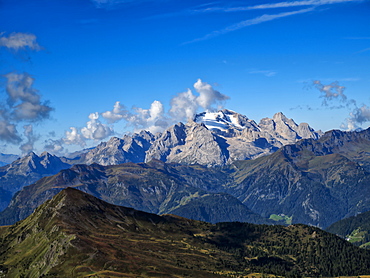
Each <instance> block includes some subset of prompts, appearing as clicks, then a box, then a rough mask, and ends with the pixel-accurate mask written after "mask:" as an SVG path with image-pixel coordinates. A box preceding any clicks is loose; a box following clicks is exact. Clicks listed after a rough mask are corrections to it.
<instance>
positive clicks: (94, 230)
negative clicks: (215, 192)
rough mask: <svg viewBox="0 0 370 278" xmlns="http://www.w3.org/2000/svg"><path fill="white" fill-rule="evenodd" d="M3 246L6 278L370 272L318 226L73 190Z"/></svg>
mask: <svg viewBox="0 0 370 278" xmlns="http://www.w3.org/2000/svg"><path fill="white" fill-rule="evenodd" d="M0 241H1V243H2V244H1V245H0V277H200V278H201V277H247V275H253V276H261V273H262V276H263V275H265V274H270V275H274V276H275V275H278V276H283V277H302V276H304V277H316V276H326V277H329V276H330V277H335V276H345V275H346V276H349V275H352V276H354V275H356V276H357V275H362V274H368V273H369V272H370V252H369V251H368V250H364V249H360V248H358V247H356V246H354V245H352V244H350V243H348V242H346V241H345V240H343V239H340V238H339V237H337V236H335V235H333V234H330V233H327V232H324V231H322V230H320V229H318V228H315V227H312V226H305V225H290V226H288V227H285V226H280V225H254V224H249V223H240V222H226V223H225V222H223V223H218V224H210V223H206V222H200V221H194V220H190V219H186V218H181V217H177V216H174V215H162V216H158V215H155V214H149V213H145V212H141V211H137V210H134V209H132V208H126V207H120V206H114V205H111V204H108V203H106V202H104V201H102V200H100V199H97V198H95V197H93V196H91V195H88V194H86V193H83V192H81V191H78V190H75V189H72V188H67V189H65V190H63V191H61V192H60V193H58V194H57V195H56V196H54V197H53V198H52V199H51V200H49V201H47V202H45V203H44V204H43V205H41V206H39V207H38V208H37V209H36V210H35V211H34V213H33V214H32V215H30V216H29V217H27V218H26V219H25V220H23V221H20V222H18V223H17V224H14V225H12V226H4V227H0ZM256 273H259V274H256ZM248 277H249V276H248Z"/></svg>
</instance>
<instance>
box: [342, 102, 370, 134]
mask: <svg viewBox="0 0 370 278" xmlns="http://www.w3.org/2000/svg"><path fill="white" fill-rule="evenodd" d="M366 122H370V107H369V106H367V105H365V104H363V105H362V106H361V107H356V108H355V109H354V110H353V111H352V112H351V113H350V114H349V118H347V119H346V123H345V124H342V126H341V127H342V128H345V129H347V130H355V129H357V128H359V127H360V126H361V125H363V124H364V123H366Z"/></svg>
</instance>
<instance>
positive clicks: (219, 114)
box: [194, 109, 253, 131]
mask: <svg viewBox="0 0 370 278" xmlns="http://www.w3.org/2000/svg"><path fill="white" fill-rule="evenodd" d="M194 122H196V123H198V124H204V125H205V126H206V127H207V128H208V129H209V130H221V131H226V130H228V129H230V128H235V129H238V130H242V129H244V128H246V127H247V125H248V123H249V122H251V120H249V119H248V118H247V117H246V116H243V115H241V114H238V113H236V112H234V111H232V110H228V109H223V110H219V111H216V112H210V111H206V112H203V113H200V114H197V115H195V117H194ZM252 122H253V121H252Z"/></svg>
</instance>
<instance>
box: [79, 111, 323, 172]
mask: <svg viewBox="0 0 370 278" xmlns="http://www.w3.org/2000/svg"><path fill="white" fill-rule="evenodd" d="M322 134H323V133H322V132H321V131H315V130H313V129H312V128H311V127H310V126H309V125H308V124H306V123H301V124H299V125H297V124H296V123H295V122H294V121H293V120H292V119H288V118H287V117H285V116H284V115H283V114H282V113H276V114H275V115H274V116H273V118H272V119H270V118H264V119H262V120H261V121H260V123H259V124H257V123H256V122H255V121H253V120H250V119H248V118H247V117H246V116H244V115H241V114H239V113H236V112H234V111H231V110H227V109H224V110H220V111H218V112H204V113H201V114H198V115H196V116H195V117H194V119H193V120H190V121H189V122H188V123H186V124H183V123H178V124H175V125H173V126H171V127H169V128H168V129H167V130H165V131H164V132H162V133H158V134H155V135H154V134H151V133H150V132H148V131H142V132H140V133H135V134H133V135H132V136H129V135H125V136H124V137H123V138H122V139H120V138H117V137H112V138H111V139H110V140H109V141H108V142H103V143H101V144H99V145H98V146H97V147H96V148H94V149H92V150H90V151H89V152H87V153H84V154H81V155H78V156H77V157H76V158H75V159H74V163H82V164H92V163H98V164H100V165H116V164H121V163H125V162H135V163H138V162H148V161H151V160H152V159H157V160H161V161H164V162H175V163H182V164H201V165H207V166H220V165H226V164H230V163H231V162H233V161H235V160H245V159H254V158H257V157H260V156H263V155H267V154H270V153H273V152H275V151H276V150H277V149H279V148H280V147H282V146H284V145H287V144H292V143H295V142H297V141H298V140H300V139H303V138H313V139H318V138H319V137H320V136H321V135H322Z"/></svg>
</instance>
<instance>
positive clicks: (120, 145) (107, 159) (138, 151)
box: [81, 131, 155, 165]
mask: <svg viewBox="0 0 370 278" xmlns="http://www.w3.org/2000/svg"><path fill="white" fill-rule="evenodd" d="M154 138H155V136H154V135H153V134H151V133H150V132H148V131H142V132H140V133H135V134H134V135H132V136H129V135H125V136H124V137H123V138H122V139H120V138H117V137H112V138H111V139H110V140H109V141H108V142H103V143H101V144H99V145H98V146H97V147H96V148H94V149H92V150H90V151H89V152H87V153H86V154H85V155H84V157H83V158H82V159H81V163H84V164H93V163H97V164H100V165H116V164H121V163H125V162H134V163H138V162H143V161H144V160H145V152H146V151H147V150H148V149H149V147H150V146H151V144H152V143H153V141H154Z"/></svg>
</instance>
